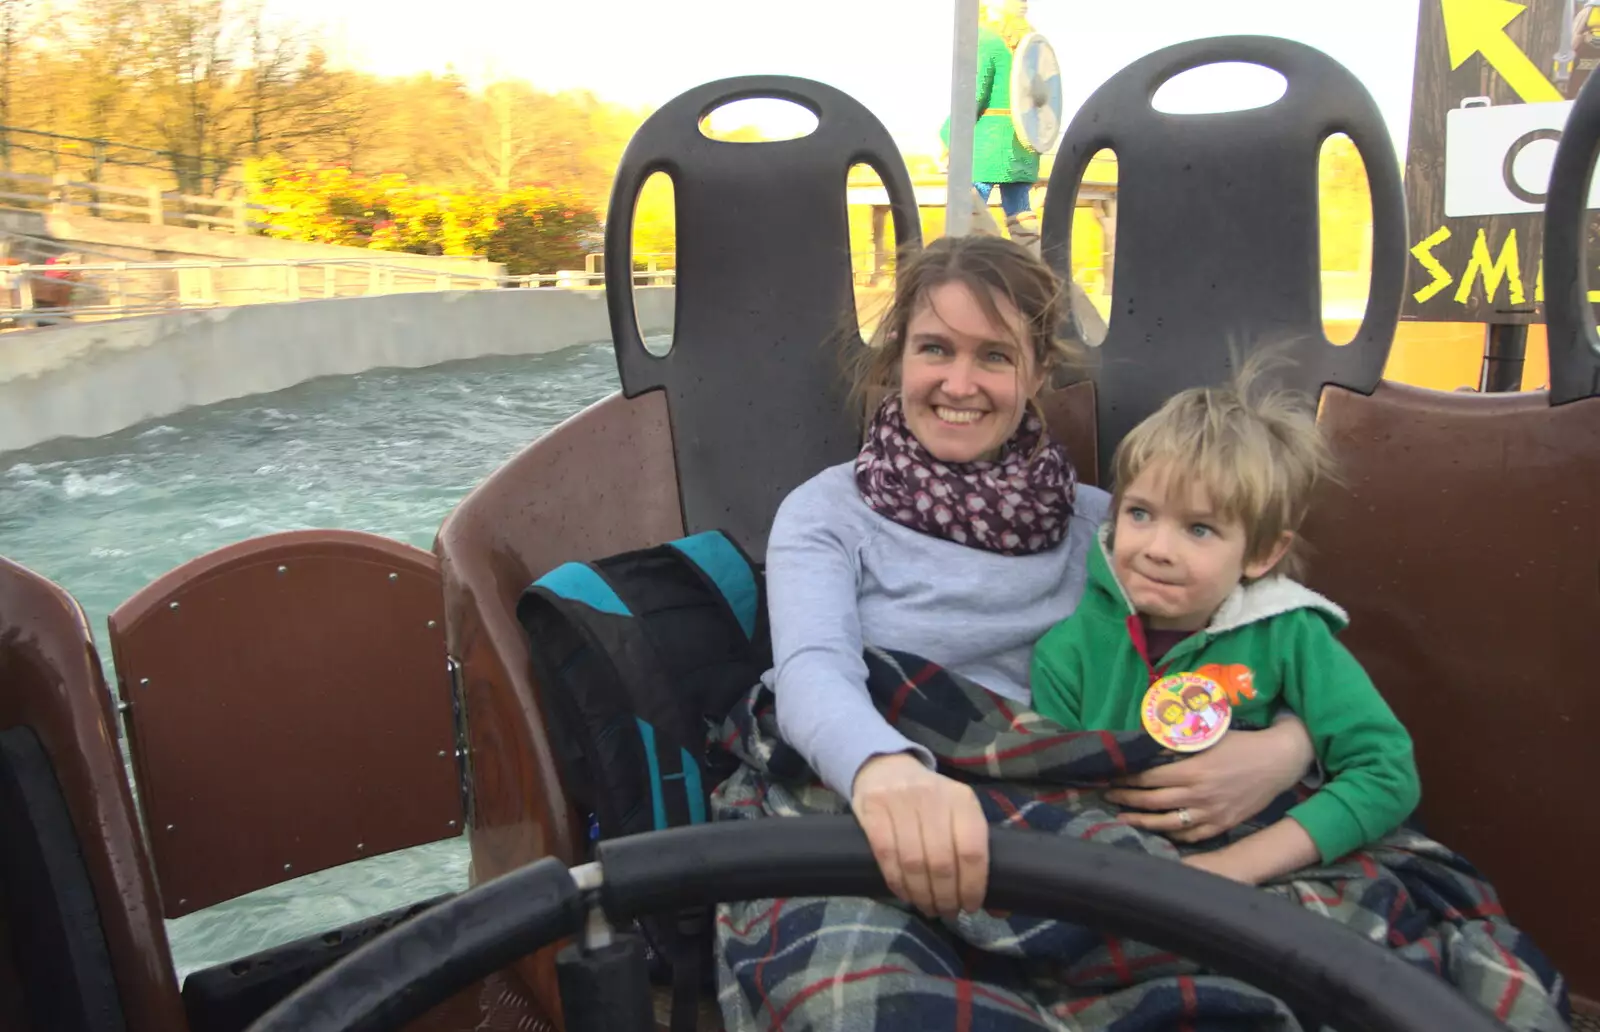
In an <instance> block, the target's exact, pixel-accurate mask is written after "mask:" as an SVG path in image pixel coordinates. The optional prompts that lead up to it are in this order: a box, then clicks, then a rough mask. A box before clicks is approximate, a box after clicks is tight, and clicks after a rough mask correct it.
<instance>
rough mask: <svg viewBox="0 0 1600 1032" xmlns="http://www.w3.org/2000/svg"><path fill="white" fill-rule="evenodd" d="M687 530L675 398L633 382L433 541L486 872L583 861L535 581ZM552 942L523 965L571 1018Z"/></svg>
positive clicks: (518, 465) (554, 1011)
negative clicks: (542, 661) (538, 629)
mask: <svg viewBox="0 0 1600 1032" xmlns="http://www.w3.org/2000/svg"><path fill="white" fill-rule="evenodd" d="M682 534H683V516H682V510H681V508H680V505H679V501H678V483H677V477H676V476H675V475H674V468H673V455H672V431H671V429H670V428H669V426H668V422H667V398H666V395H665V394H663V393H662V392H660V391H656V392H652V393H649V394H644V395H642V396H640V397H638V398H633V399H628V398H625V397H623V396H622V395H621V394H614V395H612V396H611V397H609V398H607V399H605V400H604V401H601V402H599V403H598V404H595V405H592V406H590V407H589V408H587V409H585V410H584V411H583V412H581V413H579V414H578V415H576V416H574V417H572V418H571V419H569V420H567V421H566V422H564V423H562V424H561V425H560V426H558V427H556V428H555V429H554V430H552V431H551V432H550V433H548V434H546V435H545V436H544V437H541V438H540V439H539V440H537V441H535V442H533V443H532V444H530V445H529V446H528V447H527V448H525V449H523V451H522V452H521V453H519V454H518V455H516V456H515V457H514V458H512V459H511V460H510V461H509V462H507V463H506V464H505V465H503V466H501V467H500V469H498V470H496V471H495V472H494V474H493V475H491V476H490V477H489V478H488V479H487V480H485V481H484V482H483V483H482V484H480V485H478V487H476V488H475V489H473V491H472V492H471V493H470V494H468V495H467V497H466V498H465V499H463V500H462V502H461V503H460V504H459V505H458V506H457V507H456V509H455V511H453V512H452V513H451V514H450V515H449V517H447V518H446V519H445V521H444V524H443V525H442V526H441V527H440V528H439V534H438V537H437V538H436V539H435V541H434V546H433V547H434V552H435V553H436V554H437V555H438V557H439V565H440V573H441V575H442V577H443V581H444V598H445V627H446V630H447V634H448V647H449V651H450V655H451V656H452V657H453V658H454V660H455V661H456V662H457V663H458V664H459V665H460V671H461V674H460V676H461V686H462V688H461V691H462V700H463V708H464V710H465V712H466V713H467V715H468V719H467V741H468V747H469V748H468V755H469V756H470V757H471V773H470V778H471V784H472V786H473V806H472V823H471V827H472V869H473V876H474V879H475V881H483V880H486V879H489V878H493V877H496V876H497V875H501V874H504V873H506V872H508V871H510V870H512V869H514V868H516V867H519V866H521V865H523V864H526V863H529V862H531V861H533V860H536V859H538V858H540V857H543V856H552V855H553V856H556V857H558V858H559V859H561V860H562V861H563V862H565V863H568V864H572V863H578V862H581V861H580V853H579V851H580V849H581V848H582V844H583V838H582V837H581V836H582V833H583V830H584V829H583V828H581V827H579V815H578V814H577V813H575V812H574V811H573V809H572V807H570V806H569V805H568V802H567V795H566V792H565V790H564V788H563V785H562V782H561V768H560V765H559V763H558V762H557V760H556V757H555V754H554V752H553V751H552V745H551V742H550V739H549V734H548V731H547V730H546V728H547V724H546V721H545V718H544V714H543V712H542V709H541V701H540V699H541V695H540V692H539V690H538V687H537V685H536V684H535V682H534V676H533V671H532V668H531V665H530V662H529V655H528V642H527V638H526V636H525V633H524V631H523V629H522V625H521V624H519V623H518V622H517V618H516V605H517V599H518V598H519V597H520V596H521V594H522V591H523V589H525V588H526V587H527V586H528V585H529V584H530V583H532V582H533V581H534V580H536V579H537V578H539V577H541V576H543V575H544V574H546V573H548V572H549V571H550V570H552V569H554V568H555V567H556V566H559V565H560V564H561V563H564V562H567V561H569V560H575V559H576V560H581V559H597V558H600V557H602V556H606V555H612V554H615V553H617V552H624V551H628V550H631V549H636V548H644V547H646V546H649V545H657V544H660V543H662V542H664V541H670V540H673V539H674V538H677V537H680V536H682ZM553 957H554V951H553V950H545V951H542V952H541V953H540V954H539V955H538V956H537V957H535V958H525V959H523V960H522V961H520V962H518V964H517V968H518V971H519V972H520V974H521V976H522V978H523V980H524V981H525V982H526V983H527V984H528V985H529V986H530V987H531V988H532V989H533V991H534V995H535V997H536V999H537V1000H538V1004H539V1007H540V1008H541V1010H542V1011H543V1013H545V1014H547V1015H552V1016H554V1017H557V1018H559V1015H560V994H559V991H558V990H557V987H556V977H555V967H554V963H553Z"/></svg>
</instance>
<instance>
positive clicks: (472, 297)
mask: <svg viewBox="0 0 1600 1032" xmlns="http://www.w3.org/2000/svg"><path fill="white" fill-rule="evenodd" d="M634 298H635V306H636V309H637V311H638V316H639V325H640V329H641V331H642V332H643V333H644V334H645V335H647V336H648V335H654V334H662V333H669V332H671V329H672V320H673V288H671V287H640V288H636V289H635V291H634ZM610 339H611V326H610V322H609V320H608V318H607V315H606V304H605V295H604V293H603V292H601V291H598V290H559V289H543V290H463V291H440V292H436V293H426V294H389V295H382V296H377V297H357V298H336V299H332V300H326V301H323V300H316V301H297V302H292V303H287V304H263V305H249V306H244V307H238V308H221V309H211V310H205V311H188V312H178V313H173V314H167V315H153V316H140V317H137V318H130V319H117V320H110V321H105V322H94V323H82V324H78V325H71V324H68V325H60V326H49V327H44V328H41V329H36V330H23V331H17V332H13V333H7V334H4V335H0V452H4V451H10V450H14V449H18V448H26V447H29V446H31V445H34V444H38V443H40V442H43V441H48V440H51V439H54V438H57V437H99V436H101V435H104V434H110V433H115V432H116V431H118V430H122V429H125V428H127V427H130V426H133V425H135V424H137V423H140V422H143V421H144V420H147V419H155V418H158V417H160V416H166V415H170V414H172V413H174V412H179V411H181V410H183V409H186V408H189V407H191V406H195V405H210V404H213V403H215V402H219V401H226V400H228V399H230V398H241V397H245V396H248V395H252V394H265V393H268V392H271V391H279V390H283V389H284V388H286V387H292V386H294V385H295V384H298V383H304V382H305V381H307V380H312V379H315V378H317V377H320V376H346V375H350V374H353V373H359V372H364V371H366V370H368V369H377V368H384V367H398V368H406V369H415V368H421V367H424V366H430V365H438V364H440V363H443V362H451V361H456V360H459V359H467V358H479V357H483V356H486V355H533V354H543V353H545V352H550V351H557V350H560V349H561V348H565V347H570V346H572V345H574V344H584V343H594V342H598V341H606V340H610Z"/></svg>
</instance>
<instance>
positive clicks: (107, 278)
mask: <svg viewBox="0 0 1600 1032" xmlns="http://www.w3.org/2000/svg"><path fill="white" fill-rule="evenodd" d="M604 281H605V277H604V275H603V274H601V273H590V272H588V271H587V270H584V271H579V270H564V271H561V272H553V273H536V274H532V275H526V276H497V275H490V274H476V273H462V272H446V271H439V272H436V271H432V270H429V269H420V268H417V267H415V266H408V265H401V264H398V263H396V262H395V261H394V260H393V259H392V258H384V257H375V258H372V259H364V258H331V259H330V258H308V259H272V260H263V261H249V260H244V261H185V262H121V261H112V262H72V263H59V264H44V265H39V264H31V265H20V264H19V265H0V321H4V322H5V323H7V324H9V325H10V326H11V327H13V328H15V327H18V326H30V325H37V324H39V323H41V322H51V321H55V320H57V319H61V318H71V319H112V318H119V317H122V316H129V315H146V314H151V313H155V312H171V311H182V310H185V309H197V308H221V307H229V306H235V305H246V304H266V303H273V302H286V301H305V300H316V299H321V298H338V297H368V296H373V295H379V294H397V293H416V292H425V291H443V290H489V289H501V288H521V289H539V288H544V289H568V290H572V289H598V288H600V287H602V286H603V285H604ZM674 281H675V274H674V273H673V271H672V270H671V269H666V270H657V271H656V272H653V273H643V272H642V273H640V274H639V275H638V276H637V277H636V279H635V282H636V283H637V284H638V285H640V286H648V285H662V286H670V285H672V284H673V282H674Z"/></svg>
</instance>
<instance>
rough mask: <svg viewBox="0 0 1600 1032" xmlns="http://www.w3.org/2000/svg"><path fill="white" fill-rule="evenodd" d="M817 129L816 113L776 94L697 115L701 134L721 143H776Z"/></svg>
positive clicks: (800, 136) (720, 105)
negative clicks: (775, 95)
mask: <svg viewBox="0 0 1600 1032" xmlns="http://www.w3.org/2000/svg"><path fill="white" fill-rule="evenodd" d="M816 131H817V114H816V112H814V111H812V110H811V109H810V108H808V107H805V106H804V105H802V104H796V103H795V102H794V101H792V100H782V99H780V98H778V97H746V98H744V99H743V100H734V101H730V102H728V103H726V104H719V105H717V106H716V107H714V108H712V109H711V110H710V111H707V112H706V113H705V114H704V115H702V116H701V117H700V134H701V135H702V136H704V137H705V138H706V139H708V140H717V141H719V142H721V143H777V142H779V141H782V140H798V139H801V138H803V137H806V136H810V135H811V134H812V133H814V132H816Z"/></svg>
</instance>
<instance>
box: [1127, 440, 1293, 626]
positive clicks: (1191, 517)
mask: <svg viewBox="0 0 1600 1032" xmlns="http://www.w3.org/2000/svg"><path fill="white" fill-rule="evenodd" d="M1167 479H1168V478H1167V472H1166V470H1165V469H1164V468H1162V467H1160V466H1159V465H1152V466H1151V467H1148V468H1146V469H1145V470H1144V471H1143V472H1141V473H1140V474H1139V476H1138V477H1137V478H1136V479H1135V480H1134V482H1133V483H1132V484H1129V485H1128V487H1127V490H1125V491H1124V492H1123V493H1122V501H1121V503H1120V504H1119V506H1118V508H1117V514H1116V520H1117V522H1116V531H1115V533H1114V534H1113V536H1112V548H1111V566H1112V569H1113V570H1114V571H1115V572H1116V575H1117V580H1118V581H1119V582H1121V584H1122V587H1123V590H1124V591H1126V592H1127V593H1128V600H1129V601H1130V602H1132V603H1133V608H1134V609H1136V610H1137V611H1138V612H1139V613H1141V614H1143V615H1144V616H1145V617H1146V618H1147V619H1148V620H1149V622H1150V626H1151V627H1152V628H1154V629H1156V630H1174V631H1179V630H1181V631H1197V630H1200V629H1201V628H1202V627H1204V626H1205V625H1206V624H1207V623H1209V622H1210V620H1211V616H1212V614H1213V613H1215V612H1216V611H1217V607H1219V606H1221V605H1222V602H1223V600H1224V599H1226V598H1227V597H1228V593H1229V592H1231V591H1232V590H1233V589H1234V587H1235V586H1236V585H1237V584H1238V583H1239V582H1240V581H1241V580H1243V579H1244V578H1246V577H1249V578H1251V579H1254V578H1256V577H1262V576H1265V575H1266V574H1267V572H1268V571H1270V570H1271V569H1272V567H1273V566H1275V565H1276V564H1277V562H1278V560H1279V559H1281V558H1283V553H1284V552H1285V551H1287V550H1288V546H1289V540H1290V537H1289V535H1287V534H1286V535H1284V539H1283V540H1282V541H1281V542H1279V544H1278V546H1277V547H1276V548H1274V549H1273V550H1272V552H1271V554H1269V555H1268V556H1266V557H1264V558H1263V559H1260V560H1246V558H1245V554H1244V550H1245V532H1244V525H1243V524H1242V523H1241V522H1240V521H1239V520H1237V519H1224V518H1223V517H1222V516H1221V515H1220V514H1218V513H1217V512H1215V511H1214V510H1213V509H1212V507H1211V502H1210V499H1209V498H1207V496H1206V492H1205V490H1204V489H1202V488H1200V487H1199V486H1195V487H1194V488H1193V489H1192V490H1190V491H1189V492H1188V497H1181V496H1178V494H1177V492H1169V491H1168V490H1167Z"/></svg>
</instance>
